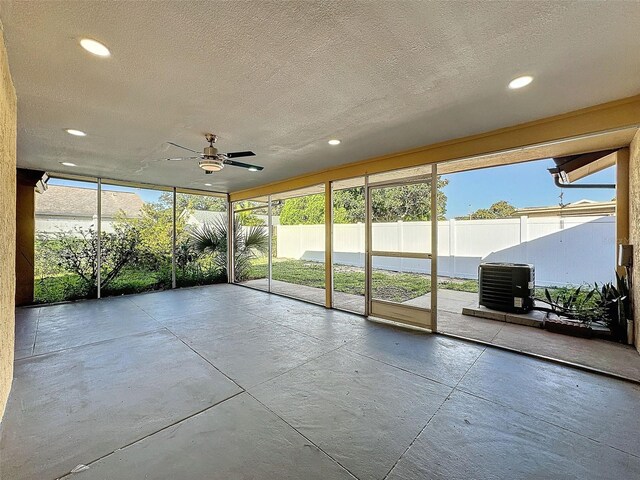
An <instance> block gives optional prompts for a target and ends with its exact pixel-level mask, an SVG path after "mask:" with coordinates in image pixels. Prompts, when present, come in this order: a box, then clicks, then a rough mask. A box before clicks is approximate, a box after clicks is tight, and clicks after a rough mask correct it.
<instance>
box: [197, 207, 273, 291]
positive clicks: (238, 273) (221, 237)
mask: <svg viewBox="0 0 640 480" xmlns="http://www.w3.org/2000/svg"><path fill="white" fill-rule="evenodd" d="M227 232H228V226H227V222H226V219H225V218H223V217H219V218H217V219H215V220H214V221H212V222H205V223H203V224H202V225H198V226H196V227H193V228H192V229H191V230H190V232H189V235H190V237H191V238H190V242H191V244H192V246H193V248H194V250H195V251H196V252H198V253H205V254H206V253H212V254H215V257H214V261H215V264H216V266H217V267H218V268H219V269H220V271H221V272H223V273H225V274H226V272H227ZM268 248H269V235H268V233H267V229H266V228H265V227H264V225H253V226H249V227H244V226H242V223H241V219H240V217H239V216H237V215H236V217H235V221H234V222H233V250H234V252H235V255H234V265H235V279H236V281H238V282H242V281H244V280H247V279H248V277H249V273H250V271H251V260H252V259H254V258H257V257H259V256H260V255H262V254H264V253H266V252H267V250H268Z"/></svg>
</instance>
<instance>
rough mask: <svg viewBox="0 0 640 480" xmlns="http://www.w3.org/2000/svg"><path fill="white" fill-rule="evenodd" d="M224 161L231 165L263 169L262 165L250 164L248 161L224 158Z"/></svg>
mask: <svg viewBox="0 0 640 480" xmlns="http://www.w3.org/2000/svg"><path fill="white" fill-rule="evenodd" d="M224 163H225V165H231V166H233V167H241V168H249V169H252V170H257V171H260V170H264V167H261V166H259V165H251V164H250V163H242V162H236V161H234V160H225V161H224Z"/></svg>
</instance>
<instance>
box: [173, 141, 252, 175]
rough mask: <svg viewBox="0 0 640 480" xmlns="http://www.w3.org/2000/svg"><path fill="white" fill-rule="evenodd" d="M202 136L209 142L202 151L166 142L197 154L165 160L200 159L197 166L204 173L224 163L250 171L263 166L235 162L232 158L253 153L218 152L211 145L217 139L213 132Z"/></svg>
mask: <svg viewBox="0 0 640 480" xmlns="http://www.w3.org/2000/svg"><path fill="white" fill-rule="evenodd" d="M204 137H205V138H206V139H207V142H209V146H208V147H205V148H204V152H203V153H199V152H197V151H195V150H192V149H190V148H187V147H183V146H182V145H178V144H177V143H174V142H167V143H168V144H169V145H173V146H174V147H178V148H182V149H184V150H188V151H189V152H193V153H195V154H197V156H194V157H178V158H167V160H169V161H170V162H175V161H182V160H197V159H199V160H200V161H199V162H198V166H199V167H200V168H201V169H203V170H204V173H206V174H212V173H214V172H219V171H220V170H222V169H223V168H224V167H225V165H230V166H232V167H241V168H246V169H247V170H249V171H250V172H259V171H260V170H263V169H264V167H261V166H259V165H251V164H250V163H243V162H236V161H235V160H232V159H233V158H240V157H253V156H254V155H255V153H253V152H251V151H246V152H229V153H218V149H217V148H216V147H214V146H213V144H214V143H216V141H218V136H217V135H214V134H213V133H207V134H206V135H205V136H204Z"/></svg>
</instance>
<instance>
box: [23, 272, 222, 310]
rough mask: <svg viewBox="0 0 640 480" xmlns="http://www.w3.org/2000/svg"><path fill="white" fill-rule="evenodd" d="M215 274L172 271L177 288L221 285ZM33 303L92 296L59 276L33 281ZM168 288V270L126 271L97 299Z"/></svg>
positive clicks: (72, 276) (69, 278)
mask: <svg viewBox="0 0 640 480" xmlns="http://www.w3.org/2000/svg"><path fill="white" fill-rule="evenodd" d="M225 281H226V277H221V276H220V274H219V273H217V272H203V271H193V270H185V271H181V270H180V269H178V270H177V271H176V283H177V285H178V286H179V287H189V286H194V285H210V284H213V283H221V282H225ZM34 286H35V292H34V303H55V302H63V301H66V300H78V299H80V298H87V297H90V296H93V295H92V294H88V293H87V291H86V290H85V289H84V288H83V285H82V283H81V282H80V277H78V276H77V275H75V274H62V275H55V276H49V277H45V278H40V279H36V281H35V285H34ZM166 288H171V270H170V269H169V268H168V267H167V268H161V269H158V270H149V269H142V268H126V269H123V270H122V271H121V272H120V274H119V275H118V276H117V277H116V278H114V279H113V281H111V283H109V285H108V286H107V287H106V288H103V289H102V291H101V292H100V293H101V296H103V297H108V296H114V295H125V294H130V293H140V292H147V291H150V290H163V289H166Z"/></svg>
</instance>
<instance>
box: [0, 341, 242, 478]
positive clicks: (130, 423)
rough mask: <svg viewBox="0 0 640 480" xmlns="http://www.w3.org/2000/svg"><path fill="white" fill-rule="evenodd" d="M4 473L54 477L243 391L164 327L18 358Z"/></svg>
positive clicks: (5, 427)
mask: <svg viewBox="0 0 640 480" xmlns="http://www.w3.org/2000/svg"><path fill="white" fill-rule="evenodd" d="M14 372H15V380H14V383H13V389H12V391H11V395H10V397H9V404H8V407H7V411H6V415H5V417H4V419H3V421H2V438H1V439H0V458H1V459H2V461H1V468H2V470H1V472H2V479H3V480H4V479H11V480H20V479H36V478H37V479H43V480H44V479H54V478H57V477H59V476H61V475H64V474H66V473H68V472H69V471H71V469H73V468H74V467H75V466H76V465H78V464H80V463H85V464H86V463H89V462H91V461H94V460H96V459H98V458H100V457H102V456H104V455H107V454H109V453H111V452H112V451H114V450H116V449H117V448H120V447H122V446H124V445H127V444H129V443H131V442H133V441H135V440H137V439H140V438H142V437H143V436H145V435H149V434H151V433H153V432H155V431H157V430H158V429H160V428H163V427H166V426H167V425H169V424H171V423H174V422H176V421H179V420H181V419H183V418H185V417H187V416H190V415H193V414H194V413H196V412H199V411H201V410H203V409H205V408H208V407H210V406H211V405H214V404H215V403H217V402H220V401H222V400H224V399H226V398H229V397H230V396H232V395H235V394H237V393H239V392H240V391H241V389H240V388H239V387H238V386H237V385H235V384H234V383H232V382H231V381H229V380H228V379H227V378H225V377H224V376H223V375H222V374H221V373H220V372H218V371H217V370H216V369H214V368H213V367H212V366H211V365H209V364H208V363H207V362H205V361H204V360H202V359H201V358H200V357H198V356H197V355H196V354H195V353H194V352H193V351H191V350H190V349H189V348H188V347H187V346H185V345H184V344H183V343H182V342H180V341H179V340H178V339H176V338H175V337H174V336H173V335H171V334H170V333H169V332H166V331H161V332H153V333H147V334H141V335H132V336H128V337H124V338H119V339H116V340H110V341H106V342H103V343H100V344H94V345H89V346H84V347H78V348H72V349H69V350H65V351H62V352H58V353H53V354H48V355H42V356H38V357H32V358H29V359H25V360H19V361H17V362H16V363H15V369H14Z"/></svg>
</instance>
